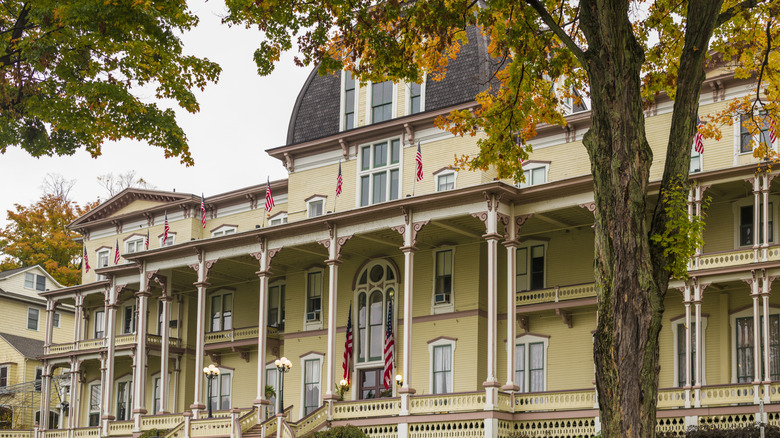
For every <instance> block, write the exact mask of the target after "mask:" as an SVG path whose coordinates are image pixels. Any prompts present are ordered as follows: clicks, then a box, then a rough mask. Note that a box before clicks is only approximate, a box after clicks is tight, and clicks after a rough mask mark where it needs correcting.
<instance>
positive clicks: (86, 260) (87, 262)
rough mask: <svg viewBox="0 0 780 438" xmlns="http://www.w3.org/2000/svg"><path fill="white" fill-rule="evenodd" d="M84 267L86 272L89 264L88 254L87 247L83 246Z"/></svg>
mask: <svg viewBox="0 0 780 438" xmlns="http://www.w3.org/2000/svg"><path fill="white" fill-rule="evenodd" d="M84 269H86V272H89V269H90V266H89V256H88V255H87V248H86V247H85V248H84Z"/></svg>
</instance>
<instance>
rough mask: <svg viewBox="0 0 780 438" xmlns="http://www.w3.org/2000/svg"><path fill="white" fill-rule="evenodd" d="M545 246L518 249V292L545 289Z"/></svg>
mask: <svg viewBox="0 0 780 438" xmlns="http://www.w3.org/2000/svg"><path fill="white" fill-rule="evenodd" d="M545 251H546V245H545V244H541V243H540V244H536V245H529V246H525V247H519V248H517V262H516V263H517V266H516V269H517V272H516V275H517V277H516V287H517V291H518V292H521V291H526V290H537V289H544V282H545V281H544V280H545V279H544V271H545V261H544V253H545Z"/></svg>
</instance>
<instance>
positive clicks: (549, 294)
mask: <svg viewBox="0 0 780 438" xmlns="http://www.w3.org/2000/svg"><path fill="white" fill-rule="evenodd" d="M595 296H596V283H582V284H572V285H568V286H555V287H548V288H546V289H537V290H529V291H522V292H518V293H517V295H516V296H515V304H516V305H518V306H524V305H528V304H538V303H557V302H559V301H565V300H574V299H577V298H588V297H595Z"/></svg>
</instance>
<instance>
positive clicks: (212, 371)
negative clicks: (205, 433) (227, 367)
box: [203, 364, 219, 418]
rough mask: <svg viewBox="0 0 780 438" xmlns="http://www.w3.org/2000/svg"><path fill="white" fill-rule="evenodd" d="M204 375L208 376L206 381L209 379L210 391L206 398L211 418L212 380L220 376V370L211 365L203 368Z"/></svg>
mask: <svg viewBox="0 0 780 438" xmlns="http://www.w3.org/2000/svg"><path fill="white" fill-rule="evenodd" d="M203 374H205V375H206V379H208V381H209V389H208V396H207V397H206V402H207V403H208V404H209V418H211V380H212V379H213V378H214V377H217V376H219V368H217V367H216V366H214V364H211V365H209V366H207V367H206V368H203Z"/></svg>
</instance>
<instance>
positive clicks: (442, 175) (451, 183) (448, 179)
mask: <svg viewBox="0 0 780 438" xmlns="http://www.w3.org/2000/svg"><path fill="white" fill-rule="evenodd" d="M445 169H446V168H445ZM434 175H436V191H437V192H444V191H447V190H453V189H454V188H455V178H456V177H457V176H458V174H457V172H455V171H454V170H449V169H447V170H440V171H438V172H434Z"/></svg>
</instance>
